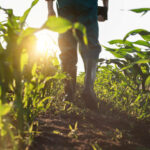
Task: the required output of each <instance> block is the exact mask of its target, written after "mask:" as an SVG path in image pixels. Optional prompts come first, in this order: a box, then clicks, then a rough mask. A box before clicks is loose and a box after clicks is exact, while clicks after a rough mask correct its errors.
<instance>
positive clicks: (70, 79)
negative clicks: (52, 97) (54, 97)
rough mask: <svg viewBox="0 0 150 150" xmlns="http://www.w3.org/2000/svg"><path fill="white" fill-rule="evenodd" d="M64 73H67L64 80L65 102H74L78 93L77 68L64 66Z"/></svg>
mask: <svg viewBox="0 0 150 150" xmlns="http://www.w3.org/2000/svg"><path fill="white" fill-rule="evenodd" d="M62 70H63V72H65V73H66V75H67V77H66V79H64V90H65V97H64V99H63V101H70V102H73V101H74V98H75V92H76V72H77V68H76V66H70V65H68V64H67V65H66V66H62Z"/></svg>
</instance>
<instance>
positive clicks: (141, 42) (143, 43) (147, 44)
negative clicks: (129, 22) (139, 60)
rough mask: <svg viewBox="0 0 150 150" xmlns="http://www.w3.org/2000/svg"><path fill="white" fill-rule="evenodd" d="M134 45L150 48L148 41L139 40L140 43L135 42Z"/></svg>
mask: <svg viewBox="0 0 150 150" xmlns="http://www.w3.org/2000/svg"><path fill="white" fill-rule="evenodd" d="M133 43H134V44H137V45H141V46H146V47H149V48H150V43H149V42H148V41H143V40H138V41H136V42H133Z"/></svg>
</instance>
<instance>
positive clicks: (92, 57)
mask: <svg viewBox="0 0 150 150" xmlns="http://www.w3.org/2000/svg"><path fill="white" fill-rule="evenodd" d="M46 1H47V2H48V13H49V16H55V11H54V8H53V1H54V0H46ZM56 3H57V12H58V16H61V17H63V18H65V19H68V20H69V21H71V22H72V23H75V22H79V23H81V24H83V25H84V26H85V27H86V30H87V38H88V45H85V43H84V41H83V38H82V34H81V33H80V32H77V35H78V40H76V38H75V37H74V35H73V33H72V30H69V31H67V32H66V33H63V34H60V35H59V37H58V44H59V47H60V50H61V54H60V59H61V67H62V70H63V71H64V72H66V73H67V74H68V76H69V79H68V80H67V79H66V80H65V100H67V101H73V100H74V95H75V88H76V72H77V67H76V64H77V46H78V44H79V50H80V53H81V56H82V59H83V62H84V68H85V81H84V89H83V92H82V95H81V96H82V99H83V100H84V103H85V105H86V106H87V107H88V108H90V109H96V108H97V103H98V99H97V97H96V94H95V92H94V82H95V78H96V67H97V61H98V58H99V54H100V52H101V46H100V44H99V41H98V34H99V30H98V20H99V21H105V20H107V10H108V0H103V4H104V7H103V8H100V7H98V0H57V2H56Z"/></svg>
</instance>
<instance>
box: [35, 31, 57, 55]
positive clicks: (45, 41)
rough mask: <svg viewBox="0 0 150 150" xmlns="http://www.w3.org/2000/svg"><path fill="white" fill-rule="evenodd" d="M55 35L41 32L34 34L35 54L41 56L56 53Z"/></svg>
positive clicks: (49, 32)
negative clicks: (35, 38)
mask: <svg viewBox="0 0 150 150" xmlns="http://www.w3.org/2000/svg"><path fill="white" fill-rule="evenodd" d="M57 36H58V35H57V33H55V32H51V31H48V30H42V31H40V32H38V33H37V34H36V37H37V45H36V49H37V52H38V53H39V54H41V55H54V54H56V53H57V51H58V44H57Z"/></svg>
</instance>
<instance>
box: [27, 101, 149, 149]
mask: <svg viewBox="0 0 150 150" xmlns="http://www.w3.org/2000/svg"><path fill="white" fill-rule="evenodd" d="M100 108H101V111H100V112H93V111H90V110H86V111H85V112H84V113H77V112H73V113H57V114H55V113H54V112H52V111H50V112H47V113H46V114H41V115H40V116H39V118H38V120H39V131H40V134H39V135H37V136H36V137H35V139H34V142H33V144H32V146H31V147H30V150H150V123H148V122H144V121H137V120H136V119H134V118H131V117H128V116H127V115H126V114H125V113H119V112H118V111H116V110H113V111H112V110H111V106H108V105H107V104H104V103H102V104H101V107H100ZM80 109H82V108H80ZM76 122H77V123H76ZM69 124H70V125H71V126H72V128H74V126H75V124H76V125H77V128H76V129H74V130H73V129H71V128H69Z"/></svg>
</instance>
